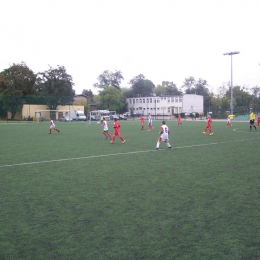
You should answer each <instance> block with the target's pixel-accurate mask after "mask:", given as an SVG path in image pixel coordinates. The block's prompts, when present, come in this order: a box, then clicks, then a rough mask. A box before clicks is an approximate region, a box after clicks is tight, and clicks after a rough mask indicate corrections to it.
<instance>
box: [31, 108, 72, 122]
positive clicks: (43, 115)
mask: <svg viewBox="0 0 260 260" xmlns="http://www.w3.org/2000/svg"><path fill="white" fill-rule="evenodd" d="M68 113H69V111H68V110H37V112H36V113H35V117H36V121H37V123H39V122H44V121H50V120H51V119H52V120H59V119H60V118H61V117H63V116H67V115H68Z"/></svg>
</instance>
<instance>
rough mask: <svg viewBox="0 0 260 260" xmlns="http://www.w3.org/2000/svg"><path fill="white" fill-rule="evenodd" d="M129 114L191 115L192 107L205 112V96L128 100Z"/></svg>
mask: <svg viewBox="0 0 260 260" xmlns="http://www.w3.org/2000/svg"><path fill="white" fill-rule="evenodd" d="M127 103H128V109H129V113H130V112H131V109H133V113H141V114H143V115H148V113H150V114H152V115H169V116H170V115H173V114H179V113H189V111H190V109H191V107H193V110H194V111H191V112H203V96H200V95H192V94H185V95H183V96H149V97H135V98H127Z"/></svg>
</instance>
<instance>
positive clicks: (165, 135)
mask: <svg viewBox="0 0 260 260" xmlns="http://www.w3.org/2000/svg"><path fill="white" fill-rule="evenodd" d="M169 133H170V130H169V128H168V126H167V125H166V124H165V121H164V120H163V121H162V125H161V132H160V135H161V136H160V137H159V139H158V141H157V144H156V147H155V149H156V150H158V149H159V146H160V142H161V141H164V142H165V143H166V145H167V146H168V148H172V147H171V145H170V143H169Z"/></svg>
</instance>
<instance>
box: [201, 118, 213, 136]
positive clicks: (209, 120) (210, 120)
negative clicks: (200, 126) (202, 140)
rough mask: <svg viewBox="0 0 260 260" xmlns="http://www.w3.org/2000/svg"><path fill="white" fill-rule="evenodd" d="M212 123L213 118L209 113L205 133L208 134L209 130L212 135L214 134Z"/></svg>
mask: <svg viewBox="0 0 260 260" xmlns="http://www.w3.org/2000/svg"><path fill="white" fill-rule="evenodd" d="M211 123H212V119H211V117H210V115H208V120H207V124H206V127H205V129H204V132H203V134H206V132H207V130H209V132H210V135H213V132H212V129H211Z"/></svg>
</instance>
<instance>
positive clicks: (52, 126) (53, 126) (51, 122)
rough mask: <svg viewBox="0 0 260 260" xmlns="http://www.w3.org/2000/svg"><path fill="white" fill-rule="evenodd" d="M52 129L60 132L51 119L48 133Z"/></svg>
mask: <svg viewBox="0 0 260 260" xmlns="http://www.w3.org/2000/svg"><path fill="white" fill-rule="evenodd" d="M52 129H54V130H55V131H57V132H58V133H59V132H60V130H59V129H58V128H56V126H55V124H54V122H53V120H52V119H51V120H50V132H49V134H51V130H52Z"/></svg>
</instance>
